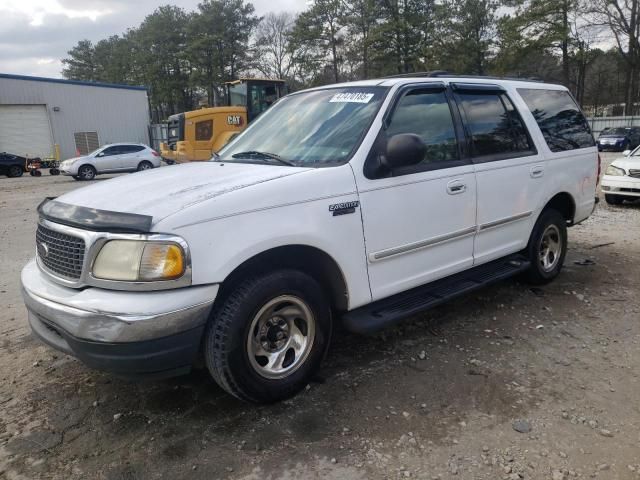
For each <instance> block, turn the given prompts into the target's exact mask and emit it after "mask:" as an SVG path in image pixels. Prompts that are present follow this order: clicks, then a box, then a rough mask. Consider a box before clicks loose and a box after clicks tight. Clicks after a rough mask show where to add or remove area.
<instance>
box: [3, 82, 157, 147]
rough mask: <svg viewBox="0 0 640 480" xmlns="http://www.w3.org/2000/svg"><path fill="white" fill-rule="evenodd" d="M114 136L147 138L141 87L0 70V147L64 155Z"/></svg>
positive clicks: (133, 139) (144, 94)
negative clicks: (16, 73) (26, 74)
mask: <svg viewBox="0 0 640 480" xmlns="http://www.w3.org/2000/svg"><path fill="white" fill-rule="evenodd" d="M113 142H141V143H147V144H148V143H149V102H148V99H147V90H146V88H145V87H133V86H128V85H116V84H109V83H93V82H81V81H75V80H62V79H57V78H41V77H27V76H22V75H7V74H0V152H9V153H14V154H17V155H21V156H28V157H40V158H48V157H53V156H55V152H56V150H57V149H58V150H59V152H60V158H61V159H65V158H70V157H74V156H76V155H78V154H85V153H87V152H90V151H92V150H95V149H96V148H98V147H99V146H100V145H104V144H106V143H113Z"/></svg>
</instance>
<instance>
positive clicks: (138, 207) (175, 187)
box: [57, 162, 311, 224]
mask: <svg viewBox="0 0 640 480" xmlns="http://www.w3.org/2000/svg"><path fill="white" fill-rule="evenodd" d="M308 170H311V169H309V168H298V167H286V166H279V165H278V166H276V165H254V164H230V163H225V164H222V163H217V162H194V163H188V164H182V165H173V166H169V167H162V168H157V169H153V170H147V171H145V172H138V173H135V174H131V175H124V176H121V177H118V178H114V179H111V180H105V181H98V182H97V183H95V184H93V185H90V186H88V187H85V188H81V189H78V190H74V191H73V192H70V193H67V194H65V195H62V196H61V197H58V198H57V201H59V202H62V203H66V204H71V205H77V206H82V207H87V208H95V209H98V210H107V211H112V212H122V213H137V214H140V215H148V216H151V217H153V222H152V223H153V224H156V223H158V222H159V221H160V220H162V219H163V218H165V217H168V216H169V215H172V214H174V213H177V212H179V211H182V210H185V209H188V208H190V207H193V206H195V205H198V204H200V203H202V202H205V201H208V200H211V199H214V198H216V197H220V196H224V195H228V194H230V193H232V192H237V191H239V190H243V189H247V188H251V187H253V186H255V185H258V184H263V183H265V182H275V181H278V180H279V179H283V178H285V177H289V176H291V175H296V174H300V173H303V172H305V171H308Z"/></svg>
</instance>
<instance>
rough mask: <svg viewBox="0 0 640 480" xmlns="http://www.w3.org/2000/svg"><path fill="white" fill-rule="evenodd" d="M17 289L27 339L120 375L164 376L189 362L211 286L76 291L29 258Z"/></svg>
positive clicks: (204, 318)
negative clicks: (28, 334)
mask: <svg viewBox="0 0 640 480" xmlns="http://www.w3.org/2000/svg"><path fill="white" fill-rule="evenodd" d="M22 292H23V297H24V301H25V305H26V307H27V311H28V316H29V323H30V325H31V328H32V330H33V332H34V334H35V335H36V336H37V337H38V338H40V339H41V340H42V341H43V342H45V343H47V344H48V345H50V346H52V347H53V348H56V349H57V350H60V351H62V352H65V353H67V354H69V355H72V356H75V357H77V358H78V359H80V360H81V361H82V362H83V363H85V364H86V365H88V366H90V367H92V368H96V369H99V370H106V371H110V372H113V373H116V374H118V375H121V376H126V377H138V376H155V377H166V376H172V375H176V374H181V373H186V372H187V371H189V369H190V367H191V365H192V364H193V362H194V360H195V358H196V355H197V354H198V351H199V348H200V342H201V338H202V334H203V332H204V328H205V325H206V322H207V320H208V318H209V313H210V311H211V306H212V304H213V301H214V300H215V297H216V294H217V292H218V286H217V285H205V286H195V287H187V288H181V289H175V290H164V291H157V292H123V291H112V290H105V289H100V288H85V289H83V290H76V289H72V288H68V287H64V286H62V285H58V284H56V283H54V282H53V281H51V280H50V279H49V278H48V277H47V276H46V275H45V274H43V273H42V272H41V271H40V269H39V268H38V267H37V265H36V263H35V261H31V262H30V263H29V264H27V266H26V267H25V268H24V269H23V271H22Z"/></svg>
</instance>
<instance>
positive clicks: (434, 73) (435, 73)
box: [382, 70, 544, 83]
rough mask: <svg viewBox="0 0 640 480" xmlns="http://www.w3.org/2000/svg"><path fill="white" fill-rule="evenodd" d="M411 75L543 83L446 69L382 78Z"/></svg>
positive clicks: (536, 79) (541, 81) (524, 78)
mask: <svg viewBox="0 0 640 480" xmlns="http://www.w3.org/2000/svg"><path fill="white" fill-rule="evenodd" d="M411 77H423V78H424V77H427V78H440V77H447V78H473V79H480V80H517V81H521V82H538V83H543V82H544V80H543V79H541V78H536V77H516V76H502V77H500V76H492V75H460V74H455V73H450V72H447V71H446V70H434V71H432V72H413V73H400V74H397V75H388V76H386V77H382V78H411Z"/></svg>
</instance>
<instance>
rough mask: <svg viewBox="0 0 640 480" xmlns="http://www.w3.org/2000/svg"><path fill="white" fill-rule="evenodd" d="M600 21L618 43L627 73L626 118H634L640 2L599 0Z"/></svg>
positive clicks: (596, 8)
mask: <svg viewBox="0 0 640 480" xmlns="http://www.w3.org/2000/svg"><path fill="white" fill-rule="evenodd" d="M593 11H594V13H595V15H596V21H598V22H599V23H601V24H603V25H606V26H607V27H608V28H609V30H610V31H611V33H612V34H613V38H614V39H615V43H616V46H617V49H618V53H619V54H620V56H621V57H622V59H623V61H624V64H625V69H626V79H625V99H624V103H625V114H627V115H632V114H633V104H634V102H635V100H636V99H637V95H638V74H639V73H640V0H595V2H594V5H593Z"/></svg>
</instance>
